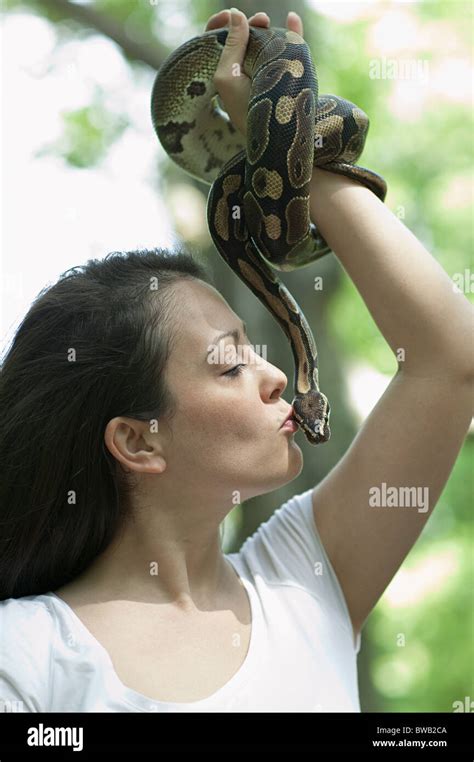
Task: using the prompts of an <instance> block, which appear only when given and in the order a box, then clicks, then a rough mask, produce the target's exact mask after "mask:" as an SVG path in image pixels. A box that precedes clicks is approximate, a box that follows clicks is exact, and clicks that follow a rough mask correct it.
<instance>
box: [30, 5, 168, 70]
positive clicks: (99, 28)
mask: <svg viewBox="0 0 474 762" xmlns="http://www.w3.org/2000/svg"><path fill="white" fill-rule="evenodd" d="M36 5H39V6H40V7H41V6H43V7H44V8H45V9H50V10H51V11H54V12H55V13H57V14H59V15H60V16H61V17H62V18H64V19H73V20H74V21H78V22H79V23H81V24H82V25H83V26H85V27H89V28H90V29H93V30H95V31H96V32H99V33H100V34H102V35H104V37H108V38H109V39H110V40H113V41H114V42H115V43H117V45H118V46H119V47H120V48H121V49H122V51H123V53H124V54H125V55H126V56H127V57H128V58H131V59H134V60H135V61H142V63H145V64H147V65H148V66H150V67H151V68H152V69H154V70H155V71H156V70H158V69H159V68H160V66H161V64H162V63H163V61H164V60H165V58H166V57H167V56H168V54H169V53H170V51H169V50H168V49H167V48H166V47H165V46H164V45H162V44H161V43H160V42H158V41H156V42H154V43H153V44H150V43H146V44H143V43H138V42H134V40H132V39H131V38H130V37H129V36H128V35H127V34H126V32H125V31H124V29H123V26H122V25H121V24H120V23H119V22H118V21H116V20H115V19H113V18H112V17H111V16H107V15H105V14H104V13H101V12H100V11H97V10H96V9H95V8H93V7H92V6H90V5H77V4H76V3H72V2H70V0H38V1H37V3H36Z"/></svg>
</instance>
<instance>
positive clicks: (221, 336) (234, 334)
mask: <svg viewBox="0 0 474 762" xmlns="http://www.w3.org/2000/svg"><path fill="white" fill-rule="evenodd" d="M241 325H242V328H241V331H242V333H241V331H239V329H238V328H234V330H233V331H225V333H220V334H218V335H217V336H214V340H213V342H212V345H211V346H210V348H209V349H208V351H207V355H206V357H208V356H209V355H210V354H211V352H212V351H213V349H214V347H215V345H216V344H217V343H218V342H219V341H221V340H222V339H225V338H227V336H232V338H233V339H234V341H238V340H239V338H240V337H241V336H246V335H247V324H246V323H244V321H242V324H241Z"/></svg>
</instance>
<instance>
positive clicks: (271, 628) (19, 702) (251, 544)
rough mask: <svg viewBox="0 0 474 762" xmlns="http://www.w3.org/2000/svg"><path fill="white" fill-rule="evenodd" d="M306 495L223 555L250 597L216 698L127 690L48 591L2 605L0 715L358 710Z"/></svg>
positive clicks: (347, 641) (332, 580) (340, 621)
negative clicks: (247, 616)
mask: <svg viewBox="0 0 474 762" xmlns="http://www.w3.org/2000/svg"><path fill="white" fill-rule="evenodd" d="M311 493H312V490H311V489H309V490H307V491H306V492H303V493H301V494H300V495H295V496H294V497H292V498H291V499H290V500H288V501H287V502H286V503H284V504H283V505H281V506H280V508H278V509H277V510H276V511H275V512H274V513H273V514H272V515H271V517H270V518H269V519H268V520H267V521H265V522H263V523H262V524H260V526H259V528H258V529H257V531H256V532H254V534H253V535H252V536H251V537H249V538H248V539H247V540H245V542H244V543H243V545H242V547H241V549H240V551H239V552H238V553H229V554H226V558H227V559H228V560H229V561H230V562H231V564H232V565H233V567H234V569H235V571H236V572H237V574H238V575H239V576H240V578H241V579H242V582H243V584H244V585H245V588H246V590H247V593H248V595H249V598H250V603H251V607H252V628H251V636H250V644H249V647H248V651H247V655H246V658H245V660H244V662H243V664H242V665H241V667H240V668H239V669H238V671H237V672H236V673H235V674H234V675H233V677H231V679H230V680H229V681H228V682H227V683H226V684H225V685H224V686H222V687H221V688H220V689H219V690H217V691H215V692H214V693H213V694H211V695H210V696H208V697H206V698H204V699H202V700H200V701H193V702H186V703H185V702H178V703H177V702H167V701H166V702H165V701H155V700H154V699H151V698H148V697H146V696H144V695H142V694H141V693H138V692H137V691H134V690H132V689H131V688H128V687H127V686H125V685H124V684H123V683H122V682H121V681H120V680H119V678H118V676H117V674H116V672H115V670H114V666H113V663H112V660H111V658H110V656H109V654H108V652H107V651H106V650H105V648H104V647H103V646H102V645H101V644H100V643H99V642H98V641H97V640H96V639H95V638H94V636H93V635H92V633H91V632H90V631H89V630H88V629H87V628H86V626H85V625H84V624H83V623H82V622H81V620H80V619H79V618H78V617H77V615H76V614H75V613H74V612H73V610H72V609H71V608H70V607H69V606H68V604H66V602H65V601H63V600H62V599H61V598H59V597H58V596H57V595H55V594H54V593H53V592H49V593H46V594H44V595H28V596H24V597H22V598H8V599H7V600H5V601H2V602H0V711H1V710H2V708H3V709H4V711H5V710H6V711H23V712H179V711H183V712H190V711H198V712H329V711H331V712H360V711H361V710H360V704H359V693H358V685H357V653H358V651H359V649H360V635H358V637H357V640H356V643H354V638H353V631H352V626H351V621H350V618H349V612H348V609H347V604H346V601H345V598H344V595H343V593H342V589H341V587H340V584H339V582H338V579H337V577H336V575H335V572H334V570H333V568H332V566H331V564H330V562H329V559H328V557H327V554H326V552H325V549H324V547H323V545H322V542H321V539H320V537H319V533H318V530H317V527H316V525H315V522H314V519H313V512H312V501H311ZM2 702H3V703H4V707H2V706H1V704H2Z"/></svg>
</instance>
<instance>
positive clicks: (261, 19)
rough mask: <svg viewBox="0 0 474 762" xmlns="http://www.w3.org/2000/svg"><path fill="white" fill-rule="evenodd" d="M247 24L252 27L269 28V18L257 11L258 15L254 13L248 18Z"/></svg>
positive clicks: (262, 12)
mask: <svg viewBox="0 0 474 762" xmlns="http://www.w3.org/2000/svg"><path fill="white" fill-rule="evenodd" d="M249 24H251V25H252V26H264V27H269V26H270V17H269V16H268V15H267V14H266V13H265V12H264V11H259V12H258V13H254V14H253V16H250V17H249Z"/></svg>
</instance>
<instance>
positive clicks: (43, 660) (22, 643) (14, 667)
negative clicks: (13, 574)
mask: <svg viewBox="0 0 474 762" xmlns="http://www.w3.org/2000/svg"><path fill="white" fill-rule="evenodd" d="M32 597H34V596H25V597H23V598H8V599H7V600H4V601H0V711H6V712H45V711H48V710H47V700H48V685H49V664H50V655H51V648H52V639H53V636H54V635H53V633H54V623H53V622H52V620H51V617H50V615H49V612H48V610H47V608H46V607H45V606H44V605H43V604H41V603H40V602H36V601H34V600H31V598H32Z"/></svg>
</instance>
